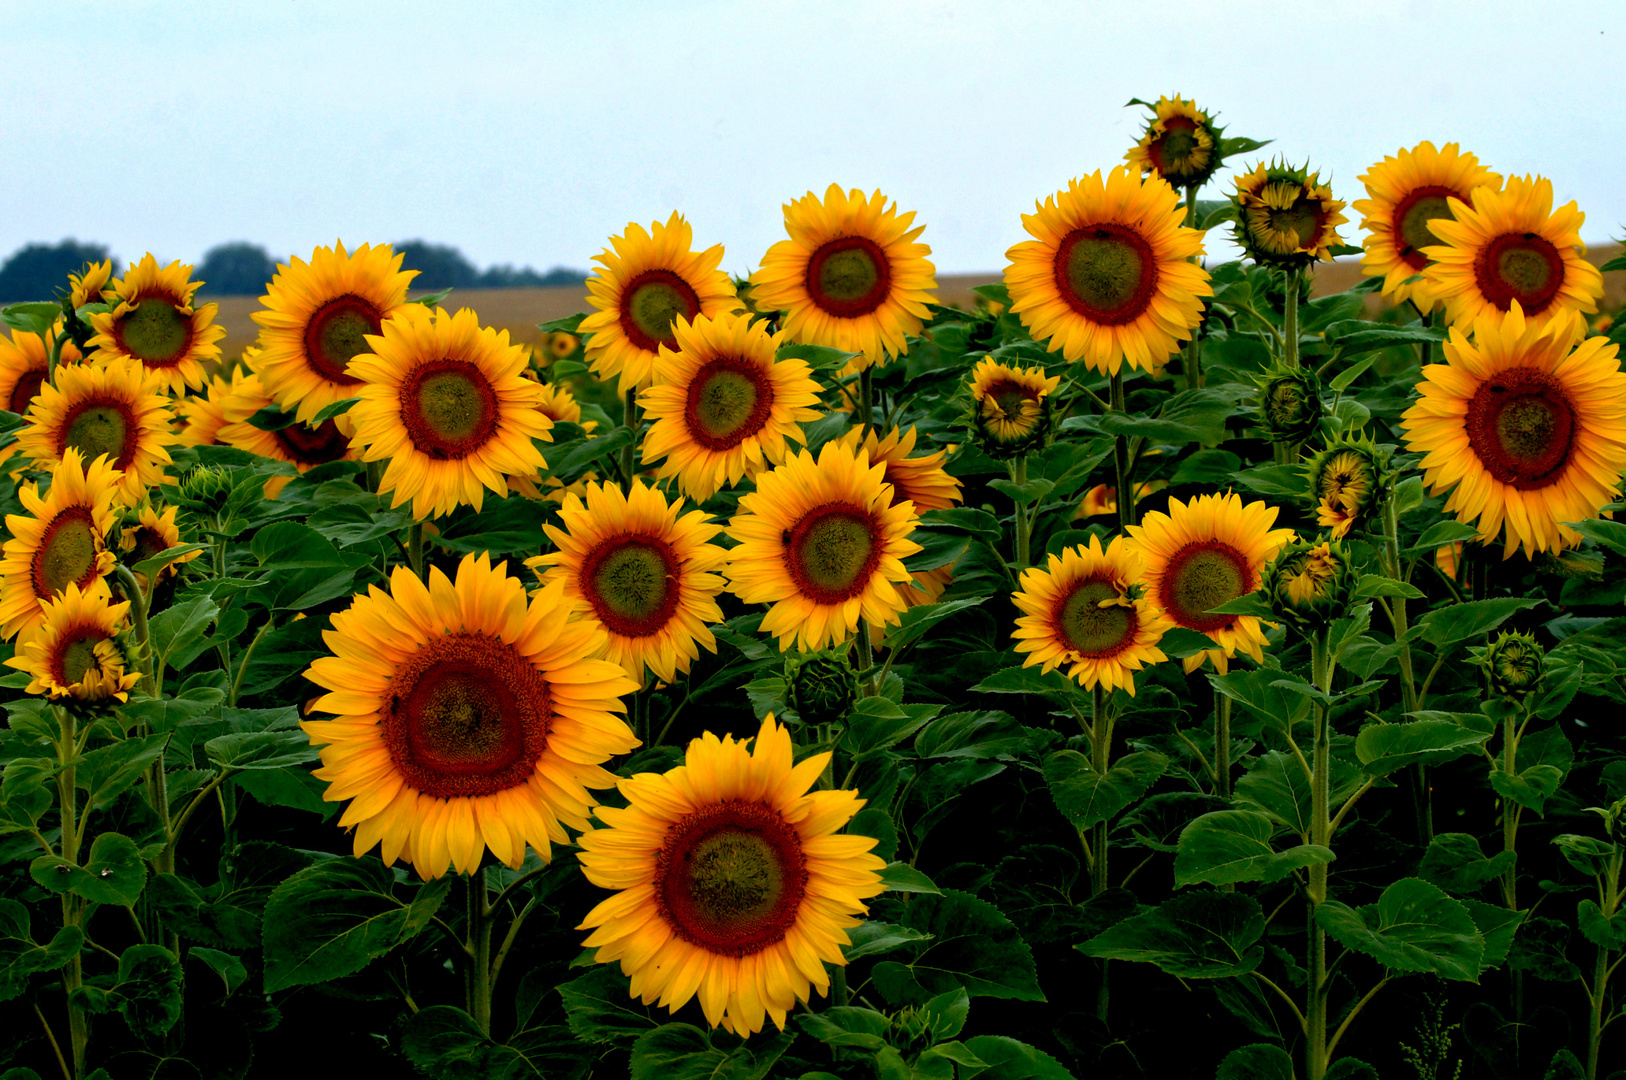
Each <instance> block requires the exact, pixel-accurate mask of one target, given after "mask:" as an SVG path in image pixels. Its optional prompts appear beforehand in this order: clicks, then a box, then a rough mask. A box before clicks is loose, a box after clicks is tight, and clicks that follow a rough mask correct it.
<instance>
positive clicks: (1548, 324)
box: [0, 97, 1626, 1080]
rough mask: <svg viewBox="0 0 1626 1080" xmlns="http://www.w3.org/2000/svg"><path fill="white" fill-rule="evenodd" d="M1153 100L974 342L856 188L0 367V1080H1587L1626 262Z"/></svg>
mask: <svg viewBox="0 0 1626 1080" xmlns="http://www.w3.org/2000/svg"><path fill="white" fill-rule="evenodd" d="M1131 105H1132V106H1137V107H1144V108H1146V109H1147V110H1149V115H1148V119H1147V123H1146V127H1145V130H1144V135H1143V137H1142V138H1141V140H1140V142H1139V144H1138V145H1136V146H1134V147H1132V148H1130V150H1129V152H1128V154H1127V157H1126V163H1125V164H1120V165H1118V166H1116V167H1111V168H1107V169H1103V170H1099V171H1094V172H1091V173H1089V174H1088V175H1085V176H1082V177H1081V178H1079V179H1075V180H1072V181H1071V182H1069V183H1068V184H1067V185H1066V187H1065V188H1064V189H1062V190H1059V191H1056V192H1055V193H1054V194H1051V195H1048V196H1046V197H1044V198H1043V199H1042V200H1040V201H1037V202H1036V204H1035V207H1034V211H1033V213H1032V214H1025V215H1022V217H1021V222H1022V225H1023V227H1024V228H1025V230H1026V233H1027V235H1028V239H1026V240H1024V241H1022V242H1021V243H1018V244H1016V245H1015V246H1014V247H1012V248H1011V249H1010V251H1009V252H1008V253H1007V254H1006V259H1007V266H1006V267H1005V271H1004V276H1003V280H1002V281H1001V282H1000V283H998V284H991V285H986V286H982V287H979V288H978V289H977V290H975V291H976V294H977V297H978V299H977V302H976V304H975V305H974V306H973V307H971V308H970V309H962V308H959V307H951V306H945V305H942V304H939V303H938V302H937V301H936V299H935V289H936V279H935V271H934V268H933V265H932V263H931V261H930V259H929V256H930V253H931V249H930V247H929V246H928V245H927V244H926V243H923V242H922V238H923V235H924V233H925V228H926V227H925V226H924V225H922V224H917V222H916V220H915V215H914V214H913V213H912V212H907V211H902V210H900V209H899V207H898V205H897V204H896V203H894V202H893V201H892V200H890V199H889V198H887V197H886V196H885V195H883V194H882V193H881V192H879V191H876V192H873V193H870V194H865V193H864V192H863V191H862V190H859V189H852V190H845V189H843V188H841V187H840V186H838V185H834V184H832V185H831V186H830V187H829V188H828V190H826V191H825V192H824V193H823V194H822V195H819V194H815V193H813V192H809V193H807V194H806V195H805V196H804V197H802V198H799V199H794V200H793V201H791V202H789V203H788V204H786V205H785V207H784V222H785V233H786V238H785V239H783V240H781V241H779V242H777V243H775V244H774V245H773V246H772V247H771V248H770V249H769V250H768V251H767V252H766V253H765V254H763V255H762V256H761V258H760V260H759V262H758V267H759V268H758V269H757V270H756V271H755V272H754V273H752V274H751V275H750V276H749V277H748V278H741V279H733V278H730V276H728V275H727V274H725V273H723V272H722V271H721V270H720V269H719V267H720V266H721V264H722V260H723V254H724V253H723V249H722V247H721V246H720V245H716V246H711V247H704V248H702V247H699V246H697V243H696V240H695V234H694V230H693V229H692V227H691V225H690V223H689V222H688V221H687V220H686V219H685V218H684V217H682V216H681V215H680V214H677V213H674V214H672V216H671V217H670V218H669V219H667V220H666V221H664V222H660V221H657V222H654V223H653V224H652V225H651V226H650V227H649V228H647V229H646V228H644V227H642V226H641V225H638V224H635V223H629V224H628V225H627V226H626V228H625V230H624V231H623V232H621V233H620V234H619V235H616V236H613V237H611V238H610V239H609V242H608V246H607V247H606V249H605V250H604V251H603V252H602V253H601V254H600V255H599V256H597V258H596V262H597V268H596V269H595V271H594V273H593V276H592V277H591V278H590V279H589V281H588V293H589V295H588V296H587V297H586V305H587V306H588V307H589V308H590V309H591V310H590V311H589V312H588V313H586V314H583V315H578V316H575V317H572V318H570V319H565V320H560V321H558V322H555V323H548V324H544V325H543V326H542V327H541V329H542V330H543V331H544V333H545V337H544V339H543V345H542V346H540V347H537V348H532V347H529V346H526V345H522V344H518V343H516V342H514V341H512V340H510V338H509V335H508V333H507V332H506V331H504V332H498V331H496V330H493V329H491V328H489V327H486V326H483V325H482V323H481V320H480V317H479V315H478V314H477V313H476V312H474V311H471V310H468V309H466V308H458V307H457V305H456V303H455V299H453V300H449V299H448V297H447V295H446V294H444V293H441V294H435V295H429V296H416V297H413V298H410V299H409V290H410V289H411V285H412V278H413V276H414V275H413V274H412V273H411V272H403V271H402V269H401V264H402V258H401V256H400V255H398V254H396V253H394V252H393V251H392V250H391V249H390V248H389V247H388V246H375V245H368V244H363V245H362V246H360V247H358V248H355V249H354V250H350V249H347V248H346V247H345V246H344V244H342V243H336V244H334V246H333V247H331V248H329V247H320V248H317V249H316V250H315V251H314V252H313V253H312V254H311V256H310V258H309V259H308V260H306V259H301V258H297V257H295V258H290V259H289V260H288V262H287V263H286V264H285V265H282V266H279V268H278V271H277V274H276V276H275V278H274V280H272V281H271V282H269V283H268V284H267V286H266V289H265V294H264V296H263V297H262V299H261V309H262V310H260V311H258V312H256V313H255V315H254V318H255V320H256V321H257V323H258V324H259V327H260V332H259V337H258V340H257V341H256V343H255V344H254V346H253V347H251V348H248V349H246V350H244V351H243V353H242V355H241V356H230V357H227V356H222V355H221V348H220V344H219V343H220V341H221V339H222V338H223V337H224V336H225V330H224V329H223V328H222V327H221V326H220V325H218V324H217V323H216V322H215V316H216V308H215V305H213V304H203V303H196V302H195V294H196V292H197V290H198V287H199V285H200V284H201V283H200V282H198V281H194V280H192V276H191V273H192V268H191V267H189V266H185V265H183V264H180V263H171V264H169V265H168V266H163V265H160V264H159V262H158V261H157V260H156V259H154V258H153V257H152V256H151V255H150V254H149V255H147V256H146V257H145V258H143V259H142V260H141V261H139V262H137V263H135V264H133V265H130V266H129V267H128V268H127V269H126V270H125V271H124V272H123V274H122V276H115V268H114V267H113V266H112V265H111V264H110V263H107V262H103V263H100V264H92V265H88V266H86V267H84V268H83V270H82V271H81V272H80V273H78V274H74V275H71V276H70V277H68V279H67V280H64V281H63V283H62V287H61V289H60V290H59V295H58V296H56V297H54V298H39V299H38V300H37V301H36V302H30V303H20V304H14V305H11V306H9V307H6V308H4V309H3V311H0V319H3V321H4V323H5V326H6V327H7V328H8V330H9V338H0V405H4V406H5V408H6V409H7V410H9V411H6V412H0V461H3V464H4V469H5V471H6V473H7V477H8V479H7V480H5V481H0V509H3V511H4V522H5V540H4V545H3V548H0V636H3V644H0V659H4V661H5V664H6V665H8V672H9V673H8V674H7V675H6V676H5V677H4V678H0V686H3V687H4V688H5V689H4V693H3V695H0V701H3V703H4V709H5V713H6V726H5V728H4V729H3V730H0V766H3V772H0V1017H3V1018H4V1024H5V1028H4V1030H5V1031H6V1033H7V1035H8V1038H7V1039H6V1040H5V1041H4V1045H3V1046H0V1069H6V1070H9V1071H4V1072H0V1078H3V1080H29V1078H34V1080H38V1078H42V1077H50V1076H56V1075H61V1076H62V1077H64V1078H65V1080H125V1078H130V1077H145V1078H159V1077H162V1078H171V1077H208V1078H211V1080H212V1078H217V1077H229V1078H243V1077H259V1076H267V1077H269V1076H284V1075H289V1074H292V1073H297V1072H309V1071H310V1070H311V1069H313V1068H319V1069H328V1068H343V1069H345V1070H346V1071H350V1070H371V1071H372V1072H373V1073H374V1074H377V1075H386V1076H406V1075H421V1076H425V1077H430V1078H434V1080H442V1078H448V1080H449V1078H454V1077H456V1078H484V1077H491V1078H504V1080H519V1078H525V1077H546V1078H555V1077H566V1078H576V1080H583V1078H589V1077H594V1078H606V1077H617V1078H619V1077H627V1076H631V1077H633V1078H635V1080H656V1078H658V1080H690V1078H701V1077H729V1078H734V1080H763V1078H769V1077H773V1078H781V1077H783V1078H797V1080H849V1078H851V1080H871V1078H875V1080H911V1078H913V1080H971V1078H982V1080H1066V1078H1076V1080H1083V1078H1097V1077H1113V1078H1117V1077H1154V1078H1158V1080H1164V1078H1177V1077H1192V1078H1201V1080H1209V1078H1215V1080H1243V1078H1250V1080H1251V1078H1269V1080H1295V1078H1308V1080H1375V1078H1377V1077H1379V1076H1382V1077H1384V1078H1386V1080H1392V1078H1396V1077H1404V1078H1410V1077H1413V1076H1415V1077H1416V1078H1417V1080H1435V1078H1445V1077H1474V1078H1476V1077H1494V1078H1515V1077H1552V1078H1558V1080H1569V1078H1576V1077H1585V1078H1586V1080H1596V1078H1598V1077H1605V1076H1610V1075H1614V1076H1626V1071H1623V1070H1626V1043H1622V1042H1621V1041H1620V1037H1619V1036H1618V1035H1611V1034H1610V1033H1609V1032H1608V1030H1607V1029H1608V1028H1609V1027H1610V1026H1611V1025H1612V1023H1613V1022H1614V1021H1615V1020H1616V1019H1618V1018H1619V1017H1620V1015H1621V1011H1622V1006H1623V1005H1626V994H1623V993H1622V992H1621V987H1620V986H1619V985H1618V982H1619V980H1616V978H1615V975H1616V968H1617V967H1618V965H1619V964H1620V962H1621V960H1622V959H1623V958H1626V912H1623V910H1622V906H1623V902H1626V882H1623V881H1622V874H1621V871H1622V865H1623V861H1626V742H1623V741H1622V740H1620V739H1617V738H1616V737H1615V736H1616V733H1615V732H1614V730H1613V728H1612V726H1611V725H1612V722H1613V721H1612V718H1614V717H1618V716H1619V715H1620V714H1621V713H1620V710H1621V709H1622V707H1623V706H1626V682H1623V681H1622V675H1623V663H1626V653H1623V652H1622V646H1623V643H1626V620H1623V619H1622V618H1621V617H1620V610H1619V609H1620V607H1621V604H1622V603H1623V601H1626V574H1623V573H1622V564H1621V556H1622V555H1626V524H1622V523H1621V522H1617V521H1615V520H1613V517H1612V515H1613V514H1614V513H1615V512H1616V511H1618V510H1622V509H1626V503H1622V502H1619V501H1617V500H1620V498H1621V491H1622V487H1621V484H1622V481H1621V476H1622V472H1623V470H1626V373H1623V372H1622V369H1621V363H1620V359H1619V346H1620V343H1621V340H1622V337H1623V336H1626V334H1623V333H1622V331H1620V330H1616V331H1612V330H1611V325H1610V321H1609V317H1608V314H1607V313H1605V312H1601V311H1600V302H1601V301H1602V299H1603V295H1604V276H1603V275H1604V272H1610V271H1615V270H1618V269H1621V268H1626V260H1616V262H1615V263H1608V264H1605V265H1604V266H1603V267H1602V269H1601V270H1600V269H1599V268H1598V267H1596V266H1594V265H1593V264H1592V263H1590V262H1588V261H1587V260H1586V258H1585V257H1584V254H1585V253H1584V248H1583V246H1582V244H1581V240H1580V233H1579V229H1580V227H1581V224H1582V221H1583V217H1584V215H1583V214H1582V213H1581V212H1580V210H1579V209H1578V208H1577V206H1576V204H1575V203H1573V202H1571V203H1568V204H1566V205H1562V206H1557V207H1555V206H1554V202H1555V196H1554V189H1553V184H1552V182H1551V181H1549V180H1548V179H1546V178H1544V177H1541V176H1503V175H1500V174H1498V173H1496V172H1493V171H1491V170H1490V169H1489V168H1487V167H1485V166H1483V165H1481V164H1480V162H1479V160H1478V159H1477V158H1476V156H1475V155H1474V154H1472V153H1468V152H1465V151H1463V150H1461V149H1460V148H1459V147H1458V146H1457V145H1456V144H1454V143H1448V144H1445V145H1444V146H1443V147H1436V146H1435V145H1434V144H1432V143H1428V142H1424V143H1421V144H1419V145H1418V146H1416V147H1413V148H1411V149H1402V150H1399V151H1398V152H1397V153H1395V154H1394V155H1392V156H1387V157H1383V158H1382V160H1381V161H1378V162H1377V163H1375V164H1374V165H1372V166H1371V168H1370V169H1369V170H1368V171H1367V172H1366V173H1365V174H1364V175H1363V176H1361V177H1360V178H1359V181H1360V183H1361V184H1362V185H1364V189H1365V191H1364V195H1365V197H1364V198H1361V199H1356V200H1353V201H1352V202H1350V203H1349V204H1348V206H1347V207H1346V204H1345V202H1344V201H1342V200H1340V199H1338V198H1335V197H1334V193H1333V191H1332V190H1331V189H1330V187H1329V186H1328V185H1327V184H1325V183H1323V182H1322V180H1321V179H1320V178H1319V176H1318V174H1317V173H1316V172H1315V171H1313V170H1311V169H1310V168H1308V167H1298V166H1294V165H1292V164H1289V163H1287V162H1286V161H1285V160H1284V159H1282V158H1280V157H1273V158H1266V157H1263V156H1260V152H1261V150H1262V149H1263V148H1264V147H1265V146H1266V144H1265V143H1262V142H1259V141H1256V140H1252V139H1247V138H1241V137H1237V136H1228V135H1226V134H1225V132H1224V131H1223V129H1222V128H1221V127H1220V126H1219V124H1218V123H1217V122H1216V121H1215V119H1214V118H1213V117H1212V116H1211V115H1210V114H1208V113H1206V112H1204V111H1202V110H1201V109H1199V108H1198V107H1197V106H1196V105H1195V104H1193V103H1191V102H1189V101H1186V100H1183V99H1181V98H1178V97H1176V98H1162V99H1160V100H1159V101H1158V102H1156V103H1155V104H1150V103H1146V102H1139V101H1135V102H1131ZM1222 167H1225V168H1228V169H1231V170H1233V173H1234V176H1235V179H1234V181H1233V182H1232V183H1231V184H1230V187H1229V190H1228V191H1225V192H1223V193H1221V192H1218V190H1217V188H1218V185H1217V184H1212V186H1213V187H1214V188H1215V189H1216V191H1215V197H1213V198H1207V199H1205V198H1203V197H1201V196H1202V195H1203V193H1204V191H1205V189H1208V188H1209V187H1210V186H1211V182H1212V181H1213V178H1214V176H1215V174H1216V172H1217V171H1218V170H1220V169H1221V168H1222ZM1346 209H1348V210H1349V211H1351V212H1352V213H1353V214H1356V215H1359V221H1358V224H1359V228H1360V230H1361V233H1362V236H1361V238H1362V240H1363V243H1364V247H1360V248H1357V247H1353V246H1351V245H1350V244H1349V243H1347V242H1346V235H1349V236H1353V230H1352V227H1351V226H1352V219H1351V218H1350V217H1349V216H1346V213H1345V211H1346ZM1013 213H1014V212H1013ZM1341 230H1343V231H1341ZM1221 235H1225V236H1228V237H1230V238H1233V239H1234V241H1235V243H1236V245H1237V246H1238V247H1239V248H1240V250H1241V252H1242V258H1240V259H1238V260H1236V261H1231V262H1223V263H1220V262H1216V261H1215V260H1214V259H1213V258H1212V256H1211V255H1210V254H1209V249H1211V248H1212V247H1213V246H1214V243H1215V241H1216V240H1217V239H1218V238H1219V237H1220V236H1221ZM1354 255H1360V256H1361V269H1362V271H1363V274H1364V275H1365V277H1364V280H1363V283H1362V284H1361V285H1360V286H1358V287H1356V288H1354V289H1352V290H1350V291H1348V292H1343V293H1336V294H1332V295H1320V296H1313V295H1312V292H1311V289H1310V271H1311V269H1312V268H1313V267H1314V266H1315V265H1316V264H1317V263H1318V262H1325V261H1328V260H1331V259H1333V258H1334V257H1338V256H1354ZM1617 264H1618V265H1617ZM1623 329H1626V328H1623ZM1617 920H1618V921H1617Z"/></svg>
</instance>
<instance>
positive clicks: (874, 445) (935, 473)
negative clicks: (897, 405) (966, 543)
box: [841, 427, 960, 607]
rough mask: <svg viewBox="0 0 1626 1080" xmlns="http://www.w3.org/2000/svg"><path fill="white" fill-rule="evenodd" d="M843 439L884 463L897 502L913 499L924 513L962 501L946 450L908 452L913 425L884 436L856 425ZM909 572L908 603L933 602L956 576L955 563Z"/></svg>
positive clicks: (901, 591)
mask: <svg viewBox="0 0 1626 1080" xmlns="http://www.w3.org/2000/svg"><path fill="white" fill-rule="evenodd" d="M841 441H842V443H844V444H845V445H846V446H848V447H849V448H851V449H852V451H853V452H854V453H855V454H856V453H857V452H859V451H860V450H862V451H863V452H864V453H866V454H868V455H869V459H870V460H871V461H873V462H876V463H878V464H880V465H882V466H884V467H885V469H886V472H885V473H884V474H883V478H884V479H885V481H886V482H887V483H888V484H891V485H892V501H893V502H894V503H900V502H910V503H913V504H914V508H915V513H916V514H924V513H925V512H926V511H928V510H947V509H948V508H949V507H951V506H954V505H956V504H957V503H959V501H960V481H958V480H956V479H955V478H954V477H952V476H950V475H949V474H948V473H947V472H945V471H944V469H943V459H944V458H946V457H947V456H948V451H947V450H939V451H937V453H935V454H921V455H920V456H919V457H910V456H909V455H910V454H913V453H914V451H915V429H914V428H912V427H911V428H910V429H909V430H908V431H906V432H901V433H900V432H899V431H898V429H897V428H893V429H892V430H891V431H889V432H888V433H887V436H886V438H884V439H877V438H876V437H875V432H874V430H873V429H872V430H869V431H865V430H864V429H863V428H853V429H852V430H851V431H849V432H847V434H845V435H843V436H842V437H841ZM910 576H911V577H913V578H914V581H915V587H914V588H909V587H907V586H905V587H904V588H901V589H899V590H898V595H899V596H901V597H903V602H904V604H905V605H906V606H908V607H914V606H916V605H917V604H934V603H936V602H937V598H938V597H940V596H942V595H943V591H944V590H945V589H947V588H948V584H949V582H950V581H951V580H953V577H954V567H953V565H952V564H951V565H949V566H939V567H937V568H936V569H934V570H922V571H919V572H917V573H914V574H911V575H910Z"/></svg>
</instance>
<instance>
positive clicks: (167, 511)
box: [119, 503, 203, 592]
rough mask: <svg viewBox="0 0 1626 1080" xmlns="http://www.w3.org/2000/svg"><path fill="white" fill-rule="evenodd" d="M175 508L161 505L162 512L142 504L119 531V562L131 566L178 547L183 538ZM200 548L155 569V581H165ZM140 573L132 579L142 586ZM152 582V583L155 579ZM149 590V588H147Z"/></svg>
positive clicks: (144, 583) (143, 584) (143, 583)
mask: <svg viewBox="0 0 1626 1080" xmlns="http://www.w3.org/2000/svg"><path fill="white" fill-rule="evenodd" d="M176 510H177V507H174V506H169V507H165V508H164V512H163V513H161V514H160V513H159V512H158V511H157V510H155V509H153V506H152V504H151V503H142V504H141V509H140V510H139V511H138V512H137V514H136V521H135V524H134V525H130V526H127V527H126V528H125V529H124V531H123V532H122V533H120V534H119V550H120V551H121V552H123V553H124V554H123V561H124V563H125V565H126V566H130V567H132V568H133V567H135V566H137V565H138V564H140V563H143V562H145V561H146V560H148V559H150V558H152V557H153V556H155V555H161V554H163V553H164V552H166V551H168V550H169V549H170V548H172V547H179V546H181V545H182V544H184V543H186V542H187V541H185V540H182V539H181V530H180V528H179V527H178V526H177V525H176V524H175V512H176ZM202 554H203V552H201V551H191V552H188V553H187V554H185V555H182V556H180V557H179V558H177V559H176V560H175V561H174V562H172V563H170V564H169V565H168V566H165V567H164V568H163V569H162V570H159V571H158V580H159V581H167V580H168V579H170V578H172V577H175V576H176V575H177V574H179V573H180V572H181V567H182V566H183V565H184V564H186V563H189V562H191V561H192V560H193V559H196V558H197V557H198V556H199V555H202ZM143 578H144V575H142V574H136V580H137V581H138V582H140V583H141V586H142V588H143V589H146V588H147V583H146V581H145V580H143ZM155 584H156V582H155ZM148 591H149V592H150V591H151V590H150V589H148Z"/></svg>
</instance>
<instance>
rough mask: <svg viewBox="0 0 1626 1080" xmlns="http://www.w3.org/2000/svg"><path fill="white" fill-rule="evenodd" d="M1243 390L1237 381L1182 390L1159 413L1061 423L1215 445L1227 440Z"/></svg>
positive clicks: (1113, 414)
mask: <svg viewBox="0 0 1626 1080" xmlns="http://www.w3.org/2000/svg"><path fill="white" fill-rule="evenodd" d="M1242 394H1243V391H1242V390H1241V389H1240V388H1239V387H1236V386H1234V385H1232V386H1225V387H1217V386H1211V387H1204V388H1202V389H1200V390H1182V391H1181V392H1180V393H1178V394H1175V395H1174V396H1173V397H1172V398H1169V400H1168V401H1166V402H1165V403H1164V405H1163V408H1162V409H1161V410H1159V412H1158V415H1157V416H1156V417H1143V416H1136V415H1134V414H1133V413H1122V412H1110V413H1107V414H1105V415H1102V416H1086V417H1073V418H1072V419H1069V420H1066V421H1064V422H1063V423H1062V425H1061V427H1062V430H1063V431H1067V430H1070V429H1072V428H1083V429H1085V430H1096V431H1100V432H1101V433H1102V434H1104V435H1114V436H1116V435H1125V436H1130V437H1139V438H1144V439H1149V440H1151V441H1152V442H1161V443H1173V444H1176V445H1178V444H1183V443H1191V442H1196V443H1203V444H1204V445H1208V446H1213V445H1215V444H1217V443H1220V442H1223V441H1224V439H1225V421H1226V419H1227V418H1228V417H1230V416H1232V415H1234V414H1235V413H1236V406H1237V403H1238V402H1239V401H1240V400H1241V397H1242ZM1081 421H1082V422H1081Z"/></svg>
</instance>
